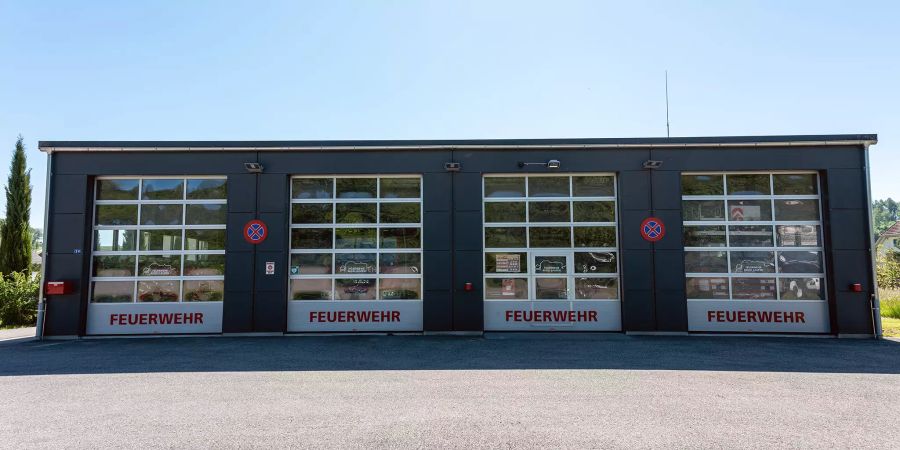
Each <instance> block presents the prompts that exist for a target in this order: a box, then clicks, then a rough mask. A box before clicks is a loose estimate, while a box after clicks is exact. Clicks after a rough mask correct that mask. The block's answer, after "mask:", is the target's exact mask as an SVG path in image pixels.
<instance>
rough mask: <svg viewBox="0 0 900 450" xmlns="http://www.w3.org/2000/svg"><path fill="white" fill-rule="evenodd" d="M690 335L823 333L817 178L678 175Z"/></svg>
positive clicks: (824, 313)
mask: <svg viewBox="0 0 900 450" xmlns="http://www.w3.org/2000/svg"><path fill="white" fill-rule="evenodd" d="M681 186H682V205H683V206H682V210H683V218H684V250H685V261H684V263H685V272H686V276H687V279H686V290H687V303H688V327H689V330H690V331H730V332H801V333H827V332H829V329H830V327H829V317H828V303H827V300H826V295H827V294H826V289H825V286H826V283H825V278H826V274H825V266H824V261H825V255H824V247H823V241H822V216H821V205H820V197H819V192H820V191H819V177H818V175H817V174H816V173H815V172H796V173H782V172H777V173H695V174H689V173H686V174H683V175H682V179H681Z"/></svg>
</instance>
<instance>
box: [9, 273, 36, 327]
mask: <svg viewBox="0 0 900 450" xmlns="http://www.w3.org/2000/svg"><path fill="white" fill-rule="evenodd" d="M40 286H41V282H40V279H39V277H38V276H36V275H32V274H30V273H27V272H12V273H10V274H9V275H7V276H0V326H4V327H10V326H19V325H34V324H35V319H36V318H37V300H38V292H39V289H40Z"/></svg>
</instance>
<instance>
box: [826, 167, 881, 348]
mask: <svg viewBox="0 0 900 450" xmlns="http://www.w3.org/2000/svg"><path fill="white" fill-rule="evenodd" d="M825 181H826V183H827V193H825V195H824V196H823V200H827V205H826V204H823V208H826V209H827V214H825V217H826V222H825V227H824V228H825V230H824V232H825V233H827V234H828V235H827V236H826V243H830V250H829V251H827V252H826V257H828V258H830V263H831V266H832V267H833V270H832V272H831V273H830V274H828V275H829V276H830V278H831V280H830V281H831V283H830V284H831V286H832V289H831V292H833V293H834V295H833V298H832V299H831V301H830V302H829V307H830V308H833V309H834V311H833V312H832V317H834V318H835V321H834V324H835V325H836V327H837V329H835V330H832V332H833V333H838V334H844V335H853V334H872V333H873V330H872V309H871V305H870V296H871V295H872V292H873V289H874V281H873V280H872V276H871V265H870V262H869V261H870V260H869V255H870V253H869V245H870V242H869V240H868V236H869V233H871V230H870V228H869V224H868V209H867V207H866V202H868V201H870V199H868V198H867V197H868V194H867V190H866V182H865V169H864V168H863V169H829V170H828V171H827V173H826V176H825ZM854 283H860V284H862V285H863V291H862V292H852V291H851V290H850V285H851V284H854Z"/></svg>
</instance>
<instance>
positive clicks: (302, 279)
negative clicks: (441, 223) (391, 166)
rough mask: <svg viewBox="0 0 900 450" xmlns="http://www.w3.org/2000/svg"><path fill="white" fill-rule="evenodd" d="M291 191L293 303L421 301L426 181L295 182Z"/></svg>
mask: <svg viewBox="0 0 900 450" xmlns="http://www.w3.org/2000/svg"><path fill="white" fill-rule="evenodd" d="M291 189H292V192H291V199H292V200H291V210H292V214H291V244H290V245H291V248H290V252H291V263H290V267H289V271H290V273H289V276H290V279H291V282H290V283H291V287H290V291H291V292H290V299H291V300H298V301H303V300H315V301H341V300H366V301H376V302H377V301H379V300H421V299H422V288H421V283H422V280H421V277H422V256H421V253H422V198H421V194H422V179H421V177H419V176H407V175H398V176H380V177H368V176H367V177H357V176H327V177H294V178H292V180H291ZM332 211H333V213H332ZM332 218H333V220H332Z"/></svg>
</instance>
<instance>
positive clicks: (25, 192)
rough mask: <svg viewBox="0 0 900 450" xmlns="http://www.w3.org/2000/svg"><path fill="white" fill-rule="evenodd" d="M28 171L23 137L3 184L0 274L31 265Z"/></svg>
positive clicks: (19, 140) (29, 173) (29, 171)
mask: <svg viewBox="0 0 900 450" xmlns="http://www.w3.org/2000/svg"><path fill="white" fill-rule="evenodd" d="M30 215H31V170H28V169H27V167H26V163H25V144H24V143H23V142H22V136H19V139H18V140H17V141H16V151H15V152H14V153H13V158H12V162H11V163H10V165H9V181H8V182H7V184H6V220H5V221H4V223H3V227H2V228H0V273H3V274H5V275H9V274H10V273H12V272H22V271H24V270H29V269H30V268H31V227H30V226H29V224H28V220H29V218H30Z"/></svg>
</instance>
